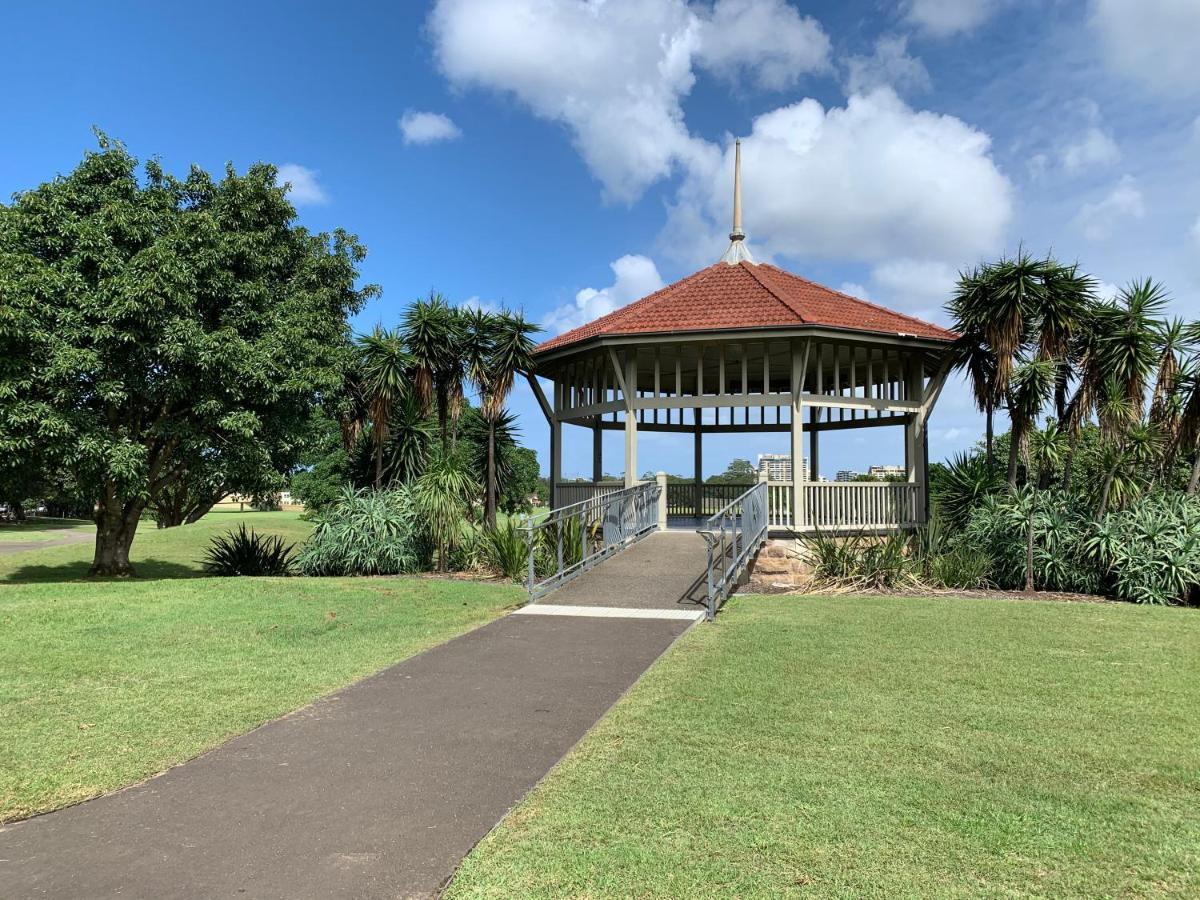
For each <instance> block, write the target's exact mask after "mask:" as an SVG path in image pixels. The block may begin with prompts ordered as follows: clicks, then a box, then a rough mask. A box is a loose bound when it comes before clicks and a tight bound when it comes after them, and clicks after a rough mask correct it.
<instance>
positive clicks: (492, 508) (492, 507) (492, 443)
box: [483, 419, 499, 528]
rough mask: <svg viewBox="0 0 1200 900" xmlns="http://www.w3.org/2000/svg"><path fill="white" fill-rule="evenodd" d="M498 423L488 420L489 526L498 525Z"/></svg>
mask: <svg viewBox="0 0 1200 900" xmlns="http://www.w3.org/2000/svg"><path fill="white" fill-rule="evenodd" d="M497 487H498V485H497V484H496V423H495V422H494V421H492V420H491V419H489V420H488V437H487V478H486V479H485V487H484V498H483V519H484V521H485V522H486V523H487V525H488V527H489V528H495V527H496V503H497V500H498V499H499V498H498V497H497V496H496V495H497V493H498V491H497V490H496V489H497Z"/></svg>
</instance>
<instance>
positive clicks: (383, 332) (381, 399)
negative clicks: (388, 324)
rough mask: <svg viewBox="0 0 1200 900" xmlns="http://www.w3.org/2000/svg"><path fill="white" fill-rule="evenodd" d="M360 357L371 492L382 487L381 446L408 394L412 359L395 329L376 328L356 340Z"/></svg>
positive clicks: (385, 441)
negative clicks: (368, 418) (368, 419)
mask: <svg viewBox="0 0 1200 900" xmlns="http://www.w3.org/2000/svg"><path fill="white" fill-rule="evenodd" d="M359 352H360V353H361V356H362V383H363V395H364V397H365V398H366V400H367V408H368V409H369V411H370V416H371V439H372V442H373V443H374V445H375V489H376V490H378V489H379V488H381V487H383V446H384V444H386V443H387V439H388V434H389V429H390V426H391V418H392V410H393V409H394V408H395V406H396V404H397V403H399V402H401V400H402V398H403V397H404V395H405V394H406V393H407V391H408V384H409V379H410V372H411V370H412V368H413V358H412V357H411V356H410V355H409V354H408V352H407V351H406V350H405V348H404V340H403V338H402V337H401V336H400V334H399V333H398V332H397V331H395V330H388V329H385V328H380V327H378V326H376V328H375V330H374V331H373V332H371V334H368V335H363V336H362V337H361V338H359Z"/></svg>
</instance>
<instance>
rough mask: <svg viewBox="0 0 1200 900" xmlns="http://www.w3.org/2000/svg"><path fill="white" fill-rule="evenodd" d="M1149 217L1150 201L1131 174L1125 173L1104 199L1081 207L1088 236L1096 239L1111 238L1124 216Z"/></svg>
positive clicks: (1081, 218)
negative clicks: (1147, 213) (1147, 206)
mask: <svg viewBox="0 0 1200 900" xmlns="http://www.w3.org/2000/svg"><path fill="white" fill-rule="evenodd" d="M1145 217H1146V201H1145V198H1144V197H1143V196H1142V192H1141V190H1140V189H1139V188H1138V186H1137V181H1136V180H1135V179H1134V178H1133V176H1131V175H1125V176H1123V177H1122V178H1121V180H1120V181H1118V182H1117V183H1116V184H1115V185H1114V186H1113V188H1112V190H1110V191H1109V192H1108V194H1106V195H1105V196H1104V197H1103V198H1102V199H1100V200H1097V201H1096V202H1095V203H1085V204H1083V207H1082V208H1081V209H1080V210H1079V224H1080V225H1081V227H1082V228H1083V234H1084V237H1086V238H1088V239H1089V240H1093V241H1101V240H1104V239H1105V238H1108V237H1111V236H1112V234H1113V232H1114V231H1115V230H1116V227H1117V226H1118V225H1119V224H1121V220H1123V219H1144V218H1145Z"/></svg>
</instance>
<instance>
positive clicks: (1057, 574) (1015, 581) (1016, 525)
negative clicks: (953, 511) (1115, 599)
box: [954, 491, 1101, 594]
mask: <svg viewBox="0 0 1200 900" xmlns="http://www.w3.org/2000/svg"><path fill="white" fill-rule="evenodd" d="M1030 503H1032V504H1033V505H1034V508H1033V582H1034V587H1035V588H1036V589H1038V590H1044V591H1069V592H1076V593H1088V594H1094V593H1097V592H1098V591H1099V590H1100V589H1101V582H1100V572H1099V570H1098V569H1097V567H1096V565H1095V564H1094V563H1093V562H1092V560H1091V559H1089V556H1088V554H1087V552H1086V550H1085V545H1086V543H1087V540H1088V538H1089V537H1090V536H1091V533H1092V529H1093V522H1092V519H1091V517H1090V515H1089V511H1088V508H1087V507H1086V505H1084V504H1083V503H1082V502H1080V501H1079V500H1078V499H1077V498H1075V497H1072V496H1070V495H1067V494H1064V493H1062V492H1061V491H1045V492H1042V493H1040V494H1034V493H1032V492H1028V493H1026V494H1022V495H1019V496H1014V495H1011V494H1007V493H1005V494H994V495H990V496H987V497H985V498H984V499H983V500H982V501H981V502H980V504H979V505H978V506H977V507H976V508H975V510H974V511H973V512H972V513H971V518H970V521H969V522H968V524H967V527H966V529H965V530H964V531H963V532H962V533H961V534H960V535H959V536H958V537H957V538H956V539H955V543H954V546H955V547H969V548H972V549H973V550H974V551H976V552H979V553H982V554H984V555H985V556H987V557H989V558H990V559H991V561H992V566H991V572H990V577H991V579H992V581H993V582H994V583H995V585H996V586H997V587H1000V588H1003V589H1005V590H1021V589H1023V588H1024V587H1025V568H1026V527H1027V523H1028V521H1029V515H1030V508H1029V504H1030Z"/></svg>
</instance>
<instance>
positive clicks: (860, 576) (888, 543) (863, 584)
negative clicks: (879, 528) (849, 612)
mask: <svg viewBox="0 0 1200 900" xmlns="http://www.w3.org/2000/svg"><path fill="white" fill-rule="evenodd" d="M804 544H805V547H806V549H807V551H808V555H809V557H810V559H811V561H812V566H813V580H814V581H815V582H816V583H817V584H818V585H819V586H823V587H835V588H845V589H850V590H860V591H880V590H892V589H895V588H898V587H901V586H904V585H911V584H913V583H915V581H916V579H915V578H914V577H913V574H912V563H911V561H910V560H909V558H908V535H906V534H903V533H900V532H897V533H895V534H889V535H887V536H885V537H875V536H872V535H868V534H864V533H861V532H860V533H858V534H854V535H850V536H848V537H837V536H834V535H830V534H825V533H824V532H821V531H818V532H816V533H815V534H813V535H810V536H808V537H806V538H804Z"/></svg>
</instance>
